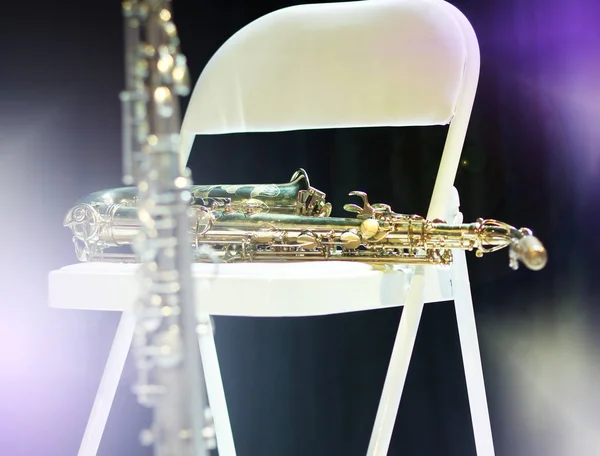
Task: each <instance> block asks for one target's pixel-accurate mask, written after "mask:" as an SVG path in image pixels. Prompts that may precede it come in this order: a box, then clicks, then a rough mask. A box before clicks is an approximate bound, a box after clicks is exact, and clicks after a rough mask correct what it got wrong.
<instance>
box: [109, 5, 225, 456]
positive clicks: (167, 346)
mask: <svg viewBox="0 0 600 456" xmlns="http://www.w3.org/2000/svg"><path fill="white" fill-rule="evenodd" d="M122 11H123V18H124V32H125V71H126V89H125V90H124V91H123V92H122V93H121V101H122V107H123V182H124V183H125V184H126V185H134V184H135V185H136V186H137V197H136V202H135V203H136V205H137V209H138V211H137V212H138V218H139V223H140V225H139V226H140V232H139V233H138V236H137V237H136V239H135V241H134V245H133V248H134V250H135V251H136V254H137V256H138V258H139V260H140V263H141V264H140V269H139V279H140V294H139V298H138V301H137V302H136V305H135V307H134V309H135V313H136V318H137V321H138V325H137V327H136V331H135V338H134V354H135V359H136V366H137V370H138V381H137V384H136V385H135V387H134V391H135V393H136V394H137V397H138V401H139V402H140V404H142V405H144V406H146V407H149V408H152V409H153V420H152V425H151V427H150V428H149V429H146V430H143V431H142V432H141V434H140V441H141V443H142V444H143V445H151V446H153V448H154V454H155V455H157V456H192V455H194V456H207V455H208V454H210V453H209V451H210V449H211V448H213V447H214V446H215V442H214V432H213V430H212V423H211V420H210V411H209V409H208V407H207V403H206V402H207V401H206V391H205V387H204V377H203V374H202V363H201V358H200V348H199V344H198V333H199V331H201V330H202V328H201V324H200V322H199V320H198V317H197V315H196V305H195V300H194V298H195V295H194V289H193V281H192V274H191V263H192V257H191V252H190V249H189V245H190V233H189V213H188V211H189V203H188V202H189V199H190V197H191V195H190V192H189V190H188V188H189V186H190V185H191V173H190V172H189V170H188V169H181V166H180V160H179V155H178V148H177V146H178V141H179V129H180V112H179V111H180V109H179V98H178V97H179V96H186V95H188V94H189V92H190V83H189V76H188V70H187V63H186V59H185V57H184V55H183V54H181V52H180V46H179V39H178V35H177V29H176V27H175V25H174V23H173V18H172V12H171V2H170V0H128V1H124V2H123V3H122Z"/></svg>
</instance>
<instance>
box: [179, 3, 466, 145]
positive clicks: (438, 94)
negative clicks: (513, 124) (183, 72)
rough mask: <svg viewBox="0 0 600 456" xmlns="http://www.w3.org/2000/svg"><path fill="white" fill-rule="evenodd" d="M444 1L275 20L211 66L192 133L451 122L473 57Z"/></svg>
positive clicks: (285, 14)
mask: <svg viewBox="0 0 600 456" xmlns="http://www.w3.org/2000/svg"><path fill="white" fill-rule="evenodd" d="M444 3H445V2H442V1H428V0H368V1H358V2H347V3H327V4H314V5H300V6H293V7H289V8H284V9H281V10H278V11H275V12H273V13H270V14H267V15H266V16H263V17H262V18H259V19H257V20H256V21H254V22H252V23H251V24H249V25H248V26H246V27H244V28H243V29H242V30H240V31H239V32H237V33H236V34H235V35H233V36H232V37H231V38H230V39H229V40H228V41H227V42H226V43H225V44H224V45H223V46H222V47H221V48H220V49H219V50H218V51H217V53H216V54H215V55H214V56H213V58H212V59H211V60H210V62H209V63H208V64H207V66H206V67H205V69H204V71H203V73H202V75H201V76H200V78H199V80H198V82H197V84H196V87H195V89H194V93H193V95H192V98H191V100H190V104H189V107H188V111H187V112H186V116H185V121H184V126H183V130H184V131H186V132H194V133H196V134H203V133H205V134H219V133H232V132H247V131H282V130H298V129H317V128H335V127H358V126H362V127H368V126H397V125H435V124H447V123H448V122H449V121H450V119H451V118H452V115H453V113H454V109H455V107H456V102H457V98H458V94H459V91H460V88H461V82H462V77H463V73H464V68H465V62H466V54H467V53H466V47H465V44H464V38H463V32H462V30H461V27H460V25H459V24H458V23H457V21H456V20H454V19H453V18H452V13H451V12H449V11H448V10H447V9H446V8H445V5H444Z"/></svg>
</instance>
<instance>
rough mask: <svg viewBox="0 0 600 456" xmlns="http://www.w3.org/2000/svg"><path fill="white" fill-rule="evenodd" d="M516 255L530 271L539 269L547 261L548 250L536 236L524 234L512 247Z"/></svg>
mask: <svg viewBox="0 0 600 456" xmlns="http://www.w3.org/2000/svg"><path fill="white" fill-rule="evenodd" d="M512 250H513V252H514V254H515V255H516V257H517V258H518V259H519V260H520V261H521V262H522V263H523V264H524V265H525V266H526V267H527V268H529V269H531V270H532V271H539V270H541V269H543V268H544V266H546V263H547V262H548V252H547V251H546V248H545V247H544V245H543V244H542V243H541V242H540V240H539V239H538V238H536V237H535V236H532V235H526V236H524V237H522V238H521V239H519V240H518V241H517V243H516V244H515V245H514V247H513V249H512Z"/></svg>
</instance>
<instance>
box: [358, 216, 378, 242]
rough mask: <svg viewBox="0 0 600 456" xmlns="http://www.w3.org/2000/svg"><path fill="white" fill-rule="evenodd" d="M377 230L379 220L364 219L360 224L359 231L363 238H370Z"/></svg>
mask: <svg viewBox="0 0 600 456" xmlns="http://www.w3.org/2000/svg"><path fill="white" fill-rule="evenodd" d="M378 231H379V222H378V221H377V220H375V219H366V220H364V221H363V222H362V223H361V224H360V232H361V234H362V237H363V238H364V239H370V238H372V237H373V236H375V235H376V234H377V232H378Z"/></svg>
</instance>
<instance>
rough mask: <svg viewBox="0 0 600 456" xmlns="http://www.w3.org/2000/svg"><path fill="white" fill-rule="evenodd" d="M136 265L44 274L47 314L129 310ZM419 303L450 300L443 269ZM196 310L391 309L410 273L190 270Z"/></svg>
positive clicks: (244, 266) (286, 267) (432, 269)
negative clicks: (51, 310) (51, 309)
mask: <svg viewBox="0 0 600 456" xmlns="http://www.w3.org/2000/svg"><path fill="white" fill-rule="evenodd" d="M138 267H139V266H138V265H137V264H118V263H79V264H73V265H70V266H66V267H63V268H61V269H58V270H55V271H52V272H51V273H50V276H49V300H50V306H51V307H54V308H63V309H82V310H106V311H109V310H110V311H126V310H131V309H132V305H133V303H134V301H135V298H136V296H137V293H138V286H139V285H138V281H137V280H138V279H137V277H136V274H135V272H136V269H137V268H138ZM425 272H426V285H425V292H424V294H425V296H424V297H425V302H437V301H448V300H452V290H451V285H450V269H449V267H442V266H428V267H426V268H425ZM193 276H194V279H195V286H196V293H197V296H198V304H199V305H200V306H202V307H201V309H202V312H204V313H208V314H211V315H231V316H248V317H301V316H310V315H329V314H337V313H344V312H357V311H362V310H372V309H381V308H387V307H398V306H402V305H403V304H404V301H405V299H406V293H407V290H408V285H409V283H410V278H411V277H412V269H411V268H398V269H396V270H394V271H392V272H382V271H377V270H375V269H373V268H372V267H371V266H369V265H366V264H361V263H349V262H334V261H323V262H310V263H309V262H306V263H238V264H219V265H214V264H208V263H206V264H205V263H196V264H194V265H193Z"/></svg>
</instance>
